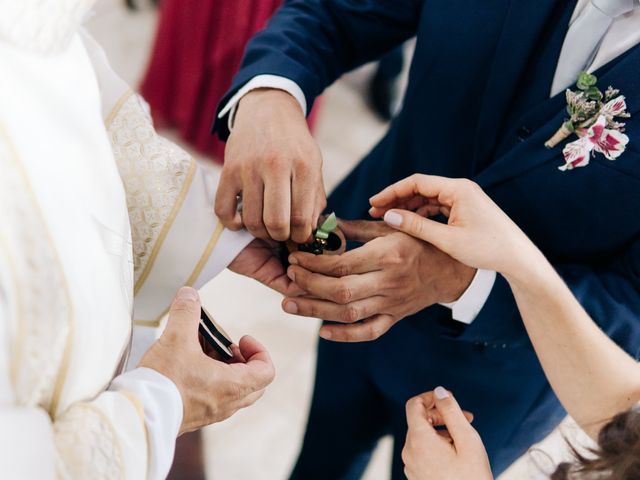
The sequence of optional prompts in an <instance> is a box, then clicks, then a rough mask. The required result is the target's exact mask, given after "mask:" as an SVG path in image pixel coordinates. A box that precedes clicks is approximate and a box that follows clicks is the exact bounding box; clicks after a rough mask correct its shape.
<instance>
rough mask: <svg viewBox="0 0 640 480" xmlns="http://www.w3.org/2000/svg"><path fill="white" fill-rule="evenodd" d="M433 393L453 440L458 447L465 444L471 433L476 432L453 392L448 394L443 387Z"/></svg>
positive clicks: (437, 407) (437, 388)
mask: <svg viewBox="0 0 640 480" xmlns="http://www.w3.org/2000/svg"><path fill="white" fill-rule="evenodd" d="M433 393H434V396H435V402H436V410H438V412H439V413H440V415H442V419H443V421H444V425H445V426H446V427H447V430H448V431H449V434H450V435H451V438H453V441H454V442H455V443H456V445H459V444H462V443H464V442H465V441H466V440H467V439H468V438H469V437H468V436H469V433H471V432H474V429H473V427H472V426H471V424H470V423H469V420H467V418H466V417H465V415H464V413H463V412H462V409H461V408H460V406H459V405H458V402H456V400H455V398H453V395H451V392H448V391H447V390H446V389H444V388H443V387H436V389H435V390H434V391H433Z"/></svg>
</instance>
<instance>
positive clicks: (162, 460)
mask: <svg viewBox="0 0 640 480" xmlns="http://www.w3.org/2000/svg"><path fill="white" fill-rule="evenodd" d="M109 390H111V391H116V392H117V391H122V392H127V393H130V394H133V395H134V396H135V397H136V398H137V399H138V400H139V401H140V403H141V404H142V407H143V408H144V422H145V426H146V428H147V441H148V446H149V459H148V461H149V469H148V472H149V473H148V478H149V479H151V480H156V479H158V480H159V479H163V478H166V477H167V475H168V473H169V469H170V468H171V464H172V463H173V455H174V453H175V447H176V438H177V436H178V433H179V431H180V425H181V424H182V415H183V405H182V397H181V396H180V391H179V390H178V387H176V385H175V384H174V383H173V382H172V381H171V380H169V379H168V378H167V377H165V376H164V375H162V374H161V373H159V372H157V371H155V370H152V369H150V368H136V369H134V370H131V371H129V372H126V373H123V374H122V375H119V376H117V377H116V378H115V379H114V380H113V382H112V383H111V386H110V387H109Z"/></svg>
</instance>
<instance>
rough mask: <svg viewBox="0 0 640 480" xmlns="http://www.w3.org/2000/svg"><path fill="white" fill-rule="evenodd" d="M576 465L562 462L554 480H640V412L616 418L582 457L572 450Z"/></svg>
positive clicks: (639, 410)
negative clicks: (596, 443) (595, 444)
mask: <svg viewBox="0 0 640 480" xmlns="http://www.w3.org/2000/svg"><path fill="white" fill-rule="evenodd" d="M571 450H572V451H573V456H574V457H575V462H573V463H569V462H567V463H562V464H560V465H559V466H558V468H557V470H556V471H555V472H554V473H553V475H551V480H592V479H598V480H604V479H607V480H639V479H640V409H638V408H637V407H636V408H633V409H631V410H628V411H626V412H624V413H620V414H618V415H616V416H615V417H614V418H613V420H611V421H610V422H609V423H607V424H606V425H605V426H604V427H602V430H600V434H599V435H598V445H597V446H596V447H595V448H593V449H590V450H589V452H588V454H587V455H586V456H585V455H582V454H581V453H579V452H578V451H577V450H576V449H575V448H574V447H571Z"/></svg>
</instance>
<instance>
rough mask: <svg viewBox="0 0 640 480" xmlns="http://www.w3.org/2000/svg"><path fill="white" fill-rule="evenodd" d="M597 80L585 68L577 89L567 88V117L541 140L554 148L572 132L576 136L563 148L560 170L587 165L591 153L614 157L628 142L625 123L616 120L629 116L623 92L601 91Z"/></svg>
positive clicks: (622, 151)
mask: <svg viewBox="0 0 640 480" xmlns="http://www.w3.org/2000/svg"><path fill="white" fill-rule="evenodd" d="M597 82H598V79H597V78H596V76H595V75H591V74H589V73H586V72H582V73H581V74H580V75H579V76H578V81H577V83H576V86H577V87H578V91H577V92H574V91H572V90H567V92H566V95H567V113H568V114H569V116H570V117H569V119H568V120H566V121H565V122H564V123H563V124H562V126H561V127H560V128H559V129H558V131H557V132H556V133H555V134H554V135H553V137H551V138H550V139H549V140H547V142H546V143H545V144H544V145H545V146H546V147H547V148H553V147H555V146H556V145H558V144H559V143H560V142H562V141H563V140H564V139H566V138H567V137H569V135H571V134H573V133H575V134H576V135H577V136H578V139H577V140H575V141H573V142H571V143H568V144H567V145H566V146H565V147H564V149H563V150H562V154H563V155H564V160H565V164H564V165H562V166H561V167H559V169H560V170H562V171H565V170H572V169H574V168H577V167H585V166H587V165H588V164H589V159H590V157H591V155H595V154H596V153H601V154H603V155H604V156H605V157H606V158H607V159H609V160H615V159H617V158H618V157H620V155H622V154H623V153H624V151H625V149H626V147H627V144H628V143H629V137H627V136H626V135H625V134H624V133H623V132H624V126H625V124H624V123H622V122H619V121H617V120H616V119H621V118H629V117H630V116H631V115H629V113H627V104H626V102H625V98H624V96H623V95H620V91H619V90H616V89H614V88H612V87H609V88H608V89H607V90H606V91H605V92H604V93H602V92H601V91H600V90H599V89H598V87H597V86H596V84H597Z"/></svg>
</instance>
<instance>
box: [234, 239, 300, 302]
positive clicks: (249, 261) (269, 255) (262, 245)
mask: <svg viewBox="0 0 640 480" xmlns="http://www.w3.org/2000/svg"><path fill="white" fill-rule="evenodd" d="M281 248H282V247H281V246H280V243H279V242H275V241H273V240H262V239H260V238H256V239H255V240H253V241H252V242H251V243H250V244H249V245H247V247H246V248H245V249H244V250H242V251H241V252H240V253H239V254H238V256H237V257H236V258H235V259H234V260H233V262H231V263H230V264H229V270H231V271H232V272H235V273H238V274H240V275H244V276H245V277H249V278H253V279H254V280H257V281H258V282H260V283H262V284H263V285H265V286H267V287H269V288H271V289H273V290H275V291H276V292H279V293H281V294H283V295H286V296H297V295H301V294H303V293H304V291H303V290H302V289H300V287H298V286H297V285H296V284H295V283H293V282H292V281H291V279H290V278H289V277H287V272H286V270H285V268H284V266H283V265H282V261H281V260H280V249H281Z"/></svg>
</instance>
